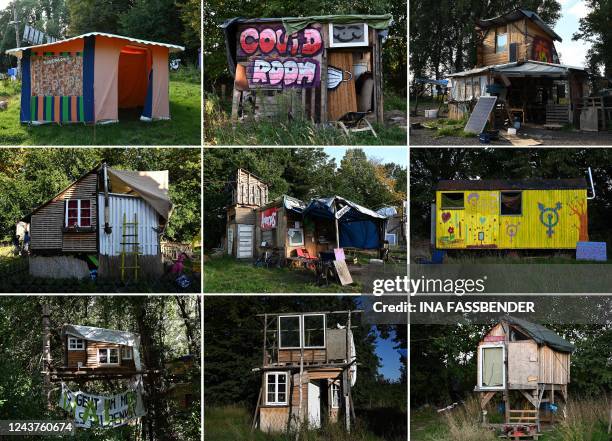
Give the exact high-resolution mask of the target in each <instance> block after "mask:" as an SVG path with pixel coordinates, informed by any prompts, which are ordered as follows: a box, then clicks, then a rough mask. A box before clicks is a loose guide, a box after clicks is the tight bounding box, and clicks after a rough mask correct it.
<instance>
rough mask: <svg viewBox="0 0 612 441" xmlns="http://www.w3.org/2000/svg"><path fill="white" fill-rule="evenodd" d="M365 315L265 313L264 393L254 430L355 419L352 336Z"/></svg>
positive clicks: (283, 429)
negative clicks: (356, 316)
mask: <svg viewBox="0 0 612 441" xmlns="http://www.w3.org/2000/svg"><path fill="white" fill-rule="evenodd" d="M360 312H361V311H333V312H308V313H304V312H301V313H276V314H261V315H260V316H261V317H262V318H263V321H264V327H263V354H262V364H261V366H260V367H258V368H257V369H255V371H257V372H259V373H260V374H261V390H260V393H259V398H258V402H257V408H256V411H255V416H254V421H253V427H257V428H259V430H262V431H265V432H289V431H294V430H299V429H300V428H301V427H306V426H307V427H310V428H320V427H322V426H324V425H325V424H327V423H335V422H342V424H343V425H344V426H345V427H346V430H347V431H349V432H350V430H351V424H352V422H354V420H355V413H354V409H353V399H352V394H351V390H352V388H353V386H355V382H356V380H357V360H358V359H357V354H356V351H355V342H354V340H353V333H352V331H351V329H352V327H353V324H354V321H353V320H354V318H355V314H357V313H360Z"/></svg>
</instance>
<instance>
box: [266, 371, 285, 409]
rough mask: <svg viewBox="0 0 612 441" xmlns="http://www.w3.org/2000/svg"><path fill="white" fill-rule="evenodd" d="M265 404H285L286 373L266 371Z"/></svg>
mask: <svg viewBox="0 0 612 441" xmlns="http://www.w3.org/2000/svg"><path fill="white" fill-rule="evenodd" d="M266 404H268V405H272V406H282V405H286V404H287V373H285V372H268V373H267V374H266Z"/></svg>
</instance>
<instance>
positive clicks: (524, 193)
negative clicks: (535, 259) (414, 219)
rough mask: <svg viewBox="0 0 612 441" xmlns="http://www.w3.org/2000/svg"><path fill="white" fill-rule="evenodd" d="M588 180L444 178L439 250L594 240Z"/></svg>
mask: <svg viewBox="0 0 612 441" xmlns="http://www.w3.org/2000/svg"><path fill="white" fill-rule="evenodd" d="M588 199H589V197H587V182H586V180H585V179H524V180H503V179H480V180H463V179H456V180H441V181H439V182H438V184H437V187H436V202H435V205H434V207H433V208H432V217H433V219H432V220H433V221H434V222H432V225H433V226H434V228H435V231H433V232H432V233H433V235H434V237H435V244H436V248H438V249H475V248H491V249H576V246H577V243H578V242H582V241H588V216H587V206H588V204H587V202H588Z"/></svg>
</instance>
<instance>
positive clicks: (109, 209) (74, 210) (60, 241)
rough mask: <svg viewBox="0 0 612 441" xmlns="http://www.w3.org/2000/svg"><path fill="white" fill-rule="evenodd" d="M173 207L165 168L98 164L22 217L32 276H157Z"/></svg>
mask: <svg viewBox="0 0 612 441" xmlns="http://www.w3.org/2000/svg"><path fill="white" fill-rule="evenodd" d="M171 211H172V203H171V202H170V199H169V196H168V172H167V171H127V170H117V169H114V168H110V167H107V166H106V164H102V165H100V166H96V167H95V168H93V169H92V170H90V171H89V172H87V173H85V174H84V175H83V176H81V177H80V178H79V179H77V180H76V181H74V182H73V183H71V184H70V185H68V186H67V187H66V188H64V189H63V190H62V191H60V192H59V193H58V194H57V195H55V196H54V197H53V198H51V199H49V200H48V201H47V202H45V203H43V204H42V205H40V206H38V207H37V208H36V209H34V211H32V212H31V213H30V214H28V215H27V216H25V217H24V218H23V219H22V220H23V221H25V222H27V223H28V224H29V229H30V236H31V243H30V251H31V256H30V265H29V266H30V274H31V275H33V276H37V277H45V278H88V277H90V275H91V274H92V272H94V273H95V274H97V276H99V277H106V278H119V277H121V279H122V280H123V279H126V280H127V278H131V279H137V278H138V277H145V278H146V277H152V278H154V277H159V276H160V275H161V274H162V273H163V266H162V255H161V252H160V245H159V243H160V237H161V236H162V235H163V232H164V230H165V226H166V225H167V222H168V219H169V217H170V213H171Z"/></svg>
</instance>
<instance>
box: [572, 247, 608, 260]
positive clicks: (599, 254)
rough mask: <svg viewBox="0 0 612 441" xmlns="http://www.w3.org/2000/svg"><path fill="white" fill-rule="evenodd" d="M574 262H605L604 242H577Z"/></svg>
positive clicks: (606, 258)
mask: <svg viewBox="0 0 612 441" xmlns="http://www.w3.org/2000/svg"><path fill="white" fill-rule="evenodd" d="M576 260H595V261H598V262H605V261H607V260H608V257H607V252H606V242H578V244H577V245H576Z"/></svg>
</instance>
